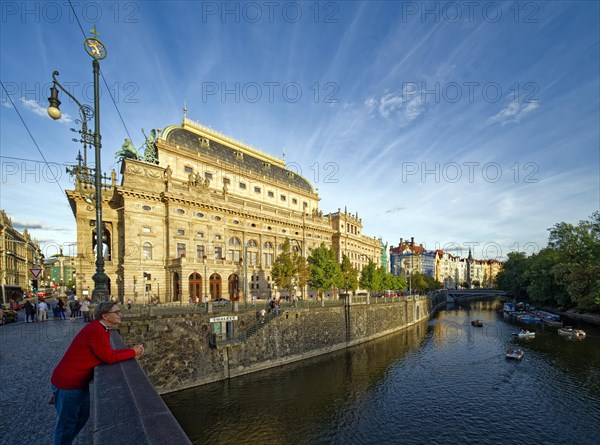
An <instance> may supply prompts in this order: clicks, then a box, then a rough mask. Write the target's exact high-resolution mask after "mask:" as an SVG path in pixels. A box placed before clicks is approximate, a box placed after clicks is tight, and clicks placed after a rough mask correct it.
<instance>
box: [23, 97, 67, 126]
mask: <svg viewBox="0 0 600 445" xmlns="http://www.w3.org/2000/svg"><path fill="white" fill-rule="evenodd" d="M21 103H22V104H23V106H24V107H25V108H26V109H28V110H29V111H31V112H32V113H34V114H37V115H38V116H44V117H47V118H48V119H51V117H50V116H48V110H47V108H44V107H42V106H41V105H40V104H39V103H38V102H37V101H36V100H33V99H26V98H24V97H22V98H21ZM72 121H73V119H71V116H70V115H69V114H68V113H62V115H61V117H60V119H58V122H60V123H63V124H66V123H69V122H72Z"/></svg>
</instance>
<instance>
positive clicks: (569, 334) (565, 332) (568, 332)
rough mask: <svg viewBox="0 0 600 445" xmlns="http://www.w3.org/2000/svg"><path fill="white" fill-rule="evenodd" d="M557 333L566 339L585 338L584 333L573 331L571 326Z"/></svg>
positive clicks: (577, 330)
mask: <svg viewBox="0 0 600 445" xmlns="http://www.w3.org/2000/svg"><path fill="white" fill-rule="evenodd" d="M558 333H559V334H560V335H565V336H567V337H585V331H582V330H581V329H573V328H572V327H571V326H565V327H564V328H560V329H559V330H558Z"/></svg>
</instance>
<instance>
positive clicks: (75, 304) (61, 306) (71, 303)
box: [23, 295, 92, 323]
mask: <svg viewBox="0 0 600 445" xmlns="http://www.w3.org/2000/svg"><path fill="white" fill-rule="evenodd" d="M67 304H68V307H69V310H70V318H71V319H75V318H78V317H83V321H85V322H89V321H92V320H91V317H90V304H91V301H90V299H89V298H87V297H86V298H84V299H83V300H79V299H78V298H77V297H76V296H74V295H72V296H71V297H69V299H68V303H67ZM66 307H67V305H66V304H65V302H64V301H63V300H62V299H61V298H56V299H54V300H52V302H50V304H48V303H47V302H46V300H45V299H43V298H42V299H40V300H39V301H38V303H37V306H36V303H35V301H32V300H25V304H24V305H23V309H24V310H25V322H26V323H29V322H32V323H33V322H35V321H36V319H37V321H48V311H49V310H52V314H53V316H54V319H58V320H65V319H66V316H65V312H66Z"/></svg>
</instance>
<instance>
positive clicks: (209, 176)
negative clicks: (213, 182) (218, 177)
mask: <svg viewBox="0 0 600 445" xmlns="http://www.w3.org/2000/svg"><path fill="white" fill-rule="evenodd" d="M204 177H205V178H206V179H212V178H213V175H212V173H208V172H205V173H204Z"/></svg>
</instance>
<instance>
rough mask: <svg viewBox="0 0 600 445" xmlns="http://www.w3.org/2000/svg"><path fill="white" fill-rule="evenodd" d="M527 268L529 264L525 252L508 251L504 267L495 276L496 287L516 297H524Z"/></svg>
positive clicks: (525, 293)
mask: <svg viewBox="0 0 600 445" xmlns="http://www.w3.org/2000/svg"><path fill="white" fill-rule="evenodd" d="M528 269H529V264H528V261H527V258H526V256H525V253H523V252H509V253H508V260H506V262H505V263H504V268H503V270H502V271H501V272H500V273H499V274H498V277H497V281H498V287H500V289H502V290H504V291H506V292H509V293H510V294H512V295H513V296H514V297H515V298H517V299H524V298H526V297H527V286H528V285H529V281H528V278H527V276H526V274H527V271H528Z"/></svg>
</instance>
